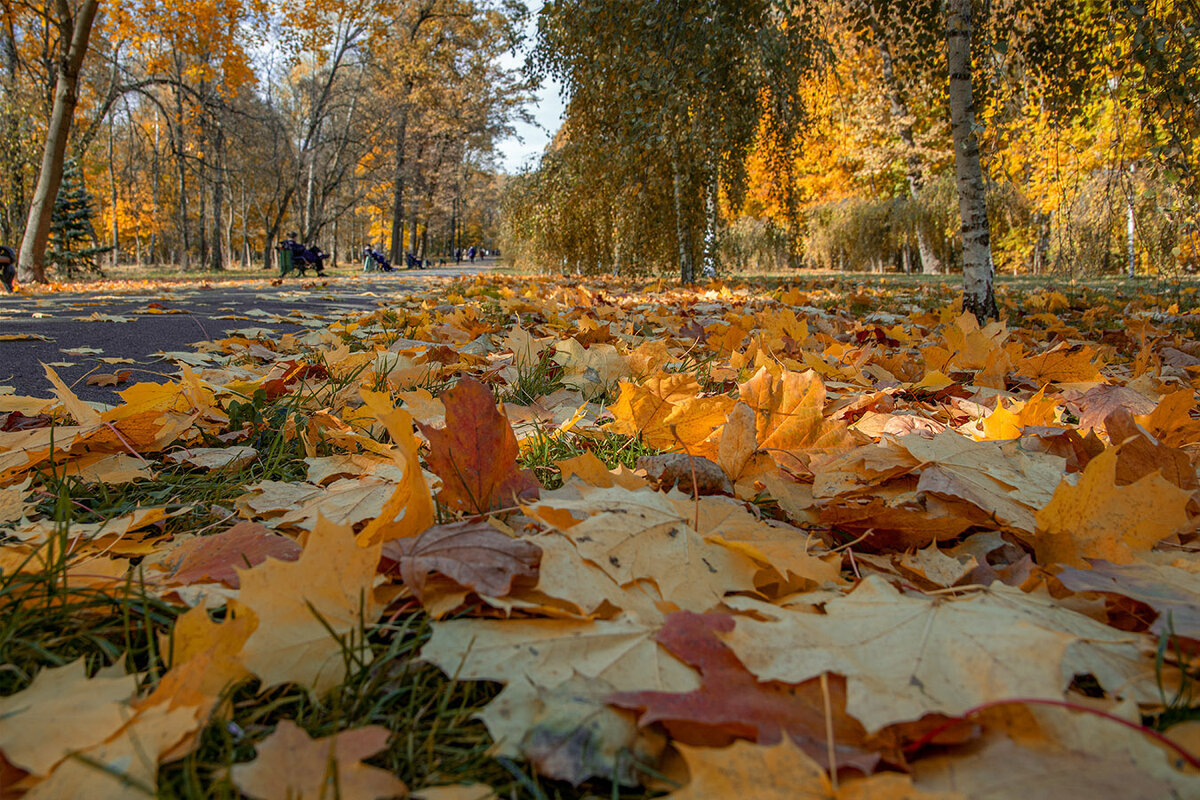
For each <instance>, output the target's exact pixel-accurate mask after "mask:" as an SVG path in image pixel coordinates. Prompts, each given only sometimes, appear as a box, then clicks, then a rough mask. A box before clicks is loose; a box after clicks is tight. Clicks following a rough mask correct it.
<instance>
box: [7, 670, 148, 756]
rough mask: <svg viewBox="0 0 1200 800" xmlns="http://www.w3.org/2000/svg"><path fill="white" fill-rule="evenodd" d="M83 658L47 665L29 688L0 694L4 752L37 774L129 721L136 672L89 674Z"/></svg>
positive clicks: (96, 742)
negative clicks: (113, 674) (6, 694)
mask: <svg viewBox="0 0 1200 800" xmlns="http://www.w3.org/2000/svg"><path fill="white" fill-rule="evenodd" d="M86 669H87V668H86V665H85V664H84V659H83V658H80V659H77V660H75V661H72V662H71V663H69V664H65V665H63V666H61V667H45V668H43V669H42V670H41V671H40V672H39V673H38V674H37V675H35V676H34V677H33V681H32V682H31V683H30V684H29V686H27V687H26V688H25V689H23V690H21V691H19V692H17V693H16V694H11V695H9V696H8V697H4V698H0V720H4V724H3V725H0V751H3V752H4V757H5V758H6V759H7V760H8V762H9V763H11V764H13V765H15V766H18V767H20V768H21V769H24V770H26V771H28V772H30V773H32V774H34V775H46V774H48V773H49V772H50V771H51V770H52V769H53V768H54V766H55V765H56V764H58V763H59V762H60V761H62V760H63V759H64V758H66V757H67V756H69V755H70V754H71V753H73V752H75V751H77V750H82V749H84V748H86V747H90V746H92V745H95V744H99V743H101V742H103V741H104V740H105V739H107V738H108V737H110V736H111V735H113V734H114V733H116V732H117V731H118V730H119V729H120V728H121V727H123V726H124V725H125V722H126V720H127V719H128V718H129V707H128V702H129V700H130V699H132V697H133V695H134V693H135V692H136V691H137V676H136V675H120V676H115V677H114V676H104V677H101V676H97V677H94V678H88V677H87V673H86Z"/></svg>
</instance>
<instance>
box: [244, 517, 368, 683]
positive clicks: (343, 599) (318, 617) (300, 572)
mask: <svg viewBox="0 0 1200 800" xmlns="http://www.w3.org/2000/svg"><path fill="white" fill-rule="evenodd" d="M379 552H380V545H378V544H376V545H374V546H371V547H359V546H358V545H357V544H356V543H355V539H354V533H353V531H352V530H351V529H350V528H349V527H345V526H338V525H335V524H334V523H332V522H329V521H328V520H326V519H325V518H323V517H319V518H318V519H317V523H316V527H314V528H313V531H312V533H310V534H309V537H308V543H307V544H306V545H305V547H304V551H303V552H302V553H301V554H300V558H299V559H298V560H297V561H294V562H286V561H276V560H274V559H268V560H266V561H264V562H263V563H262V564H260V565H258V566H257V567H254V568H252V569H247V570H238V578H239V580H240V581H241V584H242V589H241V593H240V594H239V601H240V604H241V605H244V606H245V607H246V608H247V609H248V610H249V611H251V612H252V613H253V614H254V616H255V618H256V619H257V620H258V627H256V628H255V629H254V633H252V634H251V635H250V638H249V639H248V640H247V641H246V646H245V648H244V649H243V651H242V662H243V663H244V664H245V665H246V667H247V668H248V669H249V670H250V671H251V672H253V673H254V674H255V675H257V676H258V677H259V678H261V679H262V682H263V685H264V686H274V685H276V684H279V683H287V682H293V683H298V684H301V685H302V686H306V687H308V688H309V689H312V690H313V691H314V692H317V693H318V694H319V693H321V692H324V691H325V690H326V689H329V688H331V687H333V686H336V685H338V684H339V683H341V681H342V679H343V678H344V677H345V671H346V660H345V658H344V648H345V647H350V648H353V649H355V650H357V651H359V657H362V658H366V659H369V658H370V652H369V651H368V650H367V649H366V644H365V643H364V642H362V641H359V640H358V639H357V638H356V635H357V633H358V632H359V628H360V625H361V624H362V622H364V621H365V622H366V623H368V624H370V623H373V622H374V621H375V617H376V616H377V614H378V610H377V609H376V607H375V605H374V599H373V596H372V592H371V588H372V583H373V581H374V578H375V569H376V567H377V566H378V564H379ZM335 637H344V639H345V641H342V640H341V639H339V638H335Z"/></svg>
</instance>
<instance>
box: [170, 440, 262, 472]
mask: <svg viewBox="0 0 1200 800" xmlns="http://www.w3.org/2000/svg"><path fill="white" fill-rule="evenodd" d="M256 458H258V451H257V450H255V449H254V448H253V447H246V446H245V445H231V446H229V447H192V448H189V449H187V450H180V451H178V452H175V453H168V454H167V461H172V462H174V463H176V464H191V465H192V466H193V467H198V468H200V469H206V470H210V471H221V470H228V471H230V472H233V471H235V470H239V469H241V468H242V467H244V466H246V465H247V464H249V463H250V462H252V461H254V459H256Z"/></svg>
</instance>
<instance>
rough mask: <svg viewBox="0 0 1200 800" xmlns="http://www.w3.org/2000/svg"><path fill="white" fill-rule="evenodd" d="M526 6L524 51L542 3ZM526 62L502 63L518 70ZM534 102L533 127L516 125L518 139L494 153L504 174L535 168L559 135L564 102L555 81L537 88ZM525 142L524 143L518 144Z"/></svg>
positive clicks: (530, 0)
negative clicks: (496, 154)
mask: <svg viewBox="0 0 1200 800" xmlns="http://www.w3.org/2000/svg"><path fill="white" fill-rule="evenodd" d="M525 6H526V7H527V8H528V9H529V11H530V17H529V25H528V27H527V28H526V30H525V34H526V47H528V46H529V44H530V43H531V42H532V41H533V38H534V35H535V34H536V33H537V11H538V9H540V8H541V7H542V3H541V0H525ZM524 62H525V53H524V52H522V53H519V54H517V55H515V56H513V55H507V56H505V58H504V59H503V62H502V63H503V64H504V65H505V66H510V67H512V66H520V65H522V64H523V63H524ZM536 94H537V100H536V101H535V102H534V104H533V105H532V106H531V107H530V110H531V111H532V112H533V117H534V121H535V123H536V124H535V125H526V124H524V123H517V124H516V125H515V126H514V127H516V129H517V137H519V139H518V138H517V137H510V138H508V139H505V140H503V141H501V142H500V144H499V145H498V147H497V149H498V150H499V154H500V167H501V169H503V170H504V171H505V172H509V173H513V172H517V171H518V170H520V169H521V167H523V166H526V165H535V164H536V163H537V158H538V156H540V155H541V154H542V151H543V150H544V149H545V148H546V145H547V144H549V143H550V140H551V138H553V136H554V134H555V133H556V132H557V131H558V127H559V123H560V122H561V120H562V113H563V102H562V96H561V94H560V86H559V84H558V82H557V81H547V82H546V83H545V85H543V86H542V87H540V88H539V89H538V91H537V92H536ZM521 140H524V141H521Z"/></svg>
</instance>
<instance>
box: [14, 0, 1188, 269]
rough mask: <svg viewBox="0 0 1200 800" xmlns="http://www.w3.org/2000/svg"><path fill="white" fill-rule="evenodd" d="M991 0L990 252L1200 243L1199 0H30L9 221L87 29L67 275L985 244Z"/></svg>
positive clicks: (934, 251)
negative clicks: (476, 248)
mask: <svg viewBox="0 0 1200 800" xmlns="http://www.w3.org/2000/svg"><path fill="white" fill-rule="evenodd" d="M89 7H90V13H93V14H95V21H94V25H91V30H90V31H88V30H86V27H87V25H85V23H87V24H88V25H90V24H91V23H90V21H89V20H88V19H86V17H87V14H88V13H89ZM964 11H966V12H968V13H967V14H966V17H965V22H966V23H967V24H968V25H969V31H968V33H969V41H970V44H971V54H972V56H973V58H972V60H971V61H970V62H969V63H970V69H969V70H968V71H969V73H970V75H969V76H968V77H970V78H972V79H973V80H972V81H971V84H972V88H973V91H974V97H973V101H974V105H973V109H972V110H973V112H974V123H973V124H972V125H971V126H970V128H969V131H970V133H971V134H972V135H973V136H974V137H975V139H976V140H977V144H978V148H979V151H980V154H981V158H982V163H983V169H982V173H981V179H982V181H983V194H985V195H986V203H987V221H988V224H989V227H990V232H991V236H990V245H991V247H990V258H989V269H992V268H994V269H995V270H996V271H998V272H999V273H1001V274H1022V273H1031V274H1045V273H1054V274H1060V275H1068V276H1071V277H1078V276H1088V275H1096V274H1103V273H1113V272H1121V273H1125V274H1128V275H1130V276H1132V275H1139V274H1142V275H1146V274H1154V275H1160V276H1168V277H1174V276H1177V275H1179V274H1181V273H1183V272H1186V271H1192V270H1194V269H1196V267H1197V263H1198V259H1200V255H1198V252H1197V251H1198V249H1200V247H1198V245H1200V242H1198V241H1197V239H1196V220H1197V215H1196V212H1197V200H1198V198H1200V184H1198V183H1197V180H1196V165H1195V152H1194V146H1195V137H1196V134H1197V131H1198V130H1200V127H1198V126H1197V103H1196V97H1195V86H1197V85H1200V82H1198V81H1197V80H1196V78H1197V77H1198V76H1197V75H1196V72H1197V69H1198V64H1200V59H1198V58H1197V53H1196V50H1197V45H1196V38H1195V35H1194V33H1195V30H1196V24H1197V19H1198V18H1200V15H1198V14H1197V13H1196V12H1197V7H1196V3H1195V2H1194V0H1158V1H1157V2H1150V3H1144V2H1131V1H1130V0H1067V2H1057V1H1056V2H1049V1H1048V0H987V2H975V3H968V2H962V0H955V2H952V3H944V2H941V0H911V1H910V2H891V0H788V1H787V2H784V1H783V0H770V1H766V0H764V1H763V2H752V3H742V2H736V3H735V2H688V1H686V0H668V1H667V2H660V3H649V4H647V3H636V2H606V1H602V0H576V1H574V2H551V3H546V4H544V6H543V7H541V9H540V12H539V15H538V19H537V26H536V30H537V33H536V36H535V37H534V38H533V40H532V41H523V39H524V35H523V32H524V31H525V30H526V27H527V22H528V14H529V13H530V11H529V9H527V8H526V7H525V5H523V4H521V3H518V2H514V1H513V0H507V1H506V2H493V1H492V0H470V1H468V0H415V1H406V0H302V2H297V3H290V4H286V5H283V4H272V3H270V2H266V0H202V1H201V2H189V3H186V4H185V3H175V2H159V1H158V0H141V1H140V2H132V3H122V4H120V5H119V6H118V5H117V4H110V3H97V2H96V0H79V2H76V3H70V2H67V0H61V1H60V2H56V3H30V4H24V3H15V2H6V3H5V4H4V17H5V24H4V29H3V31H2V32H0V37H2V43H0V56H2V64H0V91H2V93H3V98H4V102H3V107H2V108H0V198H2V204H0V238H2V239H3V240H4V241H7V242H12V243H16V242H19V241H21V240H22V238H23V236H25V234H26V229H27V227H28V225H27V223H28V222H29V220H31V219H32V215H31V214H30V213H29V209H30V204H31V201H32V200H34V199H36V197H37V195H38V193H39V189H40V188H42V187H39V185H38V181H39V176H40V174H41V173H43V172H45V171H46V170H45V169H44V164H45V163H50V162H46V161H45V158H47V157H48V155H47V154H48V153H49V148H48V147H47V141H48V138H53V137H48V133H49V131H50V129H51V128H52V127H54V125H55V122H54V120H55V103H56V90H58V91H60V93H61V87H62V85H63V83H64V80H65V79H66V78H70V77H71V76H70V75H69V72H70V69H69V68H70V67H71V63H70V61H71V56H72V43H73V42H75V41H76V40H78V39H79V34H80V32H81V29H85V30H84V31H83V33H84V36H83V41H84V42H85V43H86V48H85V49H84V50H83V51H80V53H79V54H76V56H77V57H82V55H81V54H82V53H83V52H86V57H82V61H81V62H80V63H77V64H76V69H77V70H78V75H77V87H76V95H77V99H76V101H75V103H74V106H73V109H72V113H71V114H70V115H69V119H70V123H71V124H70V125H69V137H64V141H63V142H62V144H61V147H62V150H63V152H62V155H61V157H59V158H57V162H58V163H59V164H60V166H59V168H60V169H61V164H66V170H65V179H63V180H64V181H65V188H64V189H63V191H62V192H61V193H60V194H59V205H60V209H59V211H58V218H59V219H58V222H57V223H56V225H55V227H54V230H53V231H51V232H50V233H49V243H48V254H47V257H46V259H45V263H46V264H47V266H48V267H49V270H50V271H49V273H48V274H49V275H51V276H55V275H57V276H60V277H68V278H70V277H76V276H78V275H80V274H82V273H84V272H86V271H88V270H91V269H96V268H99V267H102V266H104V265H116V264H119V263H136V264H139V265H140V264H166V265H170V266H171V267H173V268H178V269H180V270H184V271H187V270H197V269H202V270H221V269H224V268H226V267H227V266H229V265H232V264H239V265H246V264H261V265H262V266H270V261H269V259H270V258H271V255H272V250H273V246H274V244H275V243H276V242H277V241H278V240H279V239H280V238H281V236H282V234H283V233H284V232H286V231H288V230H296V231H298V232H299V234H300V238H301V239H302V240H303V241H307V242H314V243H319V244H321V245H323V246H324V248H325V249H326V250H328V251H330V252H331V253H332V254H333V255H334V258H335V261H336V260H338V259H341V260H352V259H353V257H354V256H355V255H356V254H357V250H358V248H360V247H361V245H363V244H366V243H368V242H370V243H374V244H376V245H377V246H380V247H381V248H385V249H386V250H387V251H388V252H389V253H390V255H391V258H392V259H393V260H399V259H401V258H402V257H403V254H404V252H405V251H409V252H412V253H414V254H416V255H418V256H420V257H425V258H439V257H448V256H449V255H450V254H451V253H452V252H453V251H454V249H456V248H457V247H460V246H461V247H465V246H467V245H468V244H477V245H482V246H487V247H499V248H501V249H502V250H503V252H504V254H505V258H506V260H507V261H508V263H510V264H512V265H514V266H516V267H517V268H519V269H521V270H524V271H530V270H549V271H567V272H580V273H599V272H603V273H617V274H655V273H663V272H678V273H679V274H681V276H682V277H684V279H685V280H687V279H690V278H692V277H695V274H694V273H695V272H696V269H697V268H696V267H694V266H693V265H696V264H699V265H702V266H701V267H700V269H701V270H702V271H703V272H708V271H709V270H710V269H719V270H720V271H722V272H729V271H739V270H751V271H768V272H778V271H787V270H790V269H794V268H798V267H806V268H822V269H835V270H870V271H875V272H883V271H901V272H925V273H937V272H944V271H954V270H956V269H960V268H961V265H962V261H963V255H962V252H963V251H962V244H961V229H962V221H961V220H962V218H961V216H960V213H959V208H958V198H957V197H956V191H955V158H954V153H953V138H954V137H953V135H952V126H951V124H950V112H949V107H950V103H949V99H950V98H949V93H950V92H949V82H948V74H949V70H948V63H947V54H948V48H947V36H946V33H947V24H948V21H949V19H950V17H952V16H954V15H956V14H957V15H959V16H960V17H961V16H962V14H963V12H964ZM89 33H90V36H89V35H87V34H89ZM524 50H528V51H529V54H530V58H529V61H528V64H527V65H526V69H525V70H523V71H522V70H520V69H518V68H515V67H513V66H511V65H512V64H513V63H515V62H514V60H513V59H512V57H511V54H512V53H514V52H517V53H520V52H522V51H524ZM547 77H554V78H556V79H558V80H559V81H561V82H562V85H563V86H564V89H565V93H566V97H567V101H568V103H567V108H566V112H565V114H564V117H563V124H562V127H561V129H560V130H559V131H558V133H557V135H556V137H555V139H554V141H553V142H552V144H551V145H550V146H549V147H548V148H547V150H546V152H545V153H544V155H543V156H542V158H541V159H540V160H539V162H538V163H536V164H533V165H530V166H529V167H528V168H526V169H525V170H524V171H523V172H521V173H520V174H518V175H515V176H510V175H507V174H505V173H504V172H503V171H502V170H501V169H500V167H499V166H498V161H497V157H496V154H497V146H498V143H499V142H501V141H503V139H504V138H505V137H506V136H509V135H510V134H511V132H512V125H513V123H514V122H516V121H519V120H522V119H527V118H528V116H529V113H530V112H529V106H528V103H529V101H530V99H531V90H532V89H533V88H534V87H536V86H537V85H538V83H539V82H540V81H541V80H543V79H545V78H547ZM51 161H55V159H51ZM71 198H74V201H73V202H74V205H72V204H71V202H69V201H71ZM64 203H66V205H64ZM89 203H90V206H89ZM81 205H82V207H83V213H82V214H80V213H79V208H80V207H81ZM72 209H74V210H73V211H72ZM72 216H74V217H78V218H80V219H79V220H78V222H79V223H80V224H79V225H75V226H72V224H69V223H67V222H66V219H68V218H70V217H72ZM25 238H28V237H27V236H26V237H25ZM80 251H82V252H84V254H85V256H86V257H84V258H79V257H77V255H78V253H79V252H80ZM264 259H266V260H264ZM21 260H22V263H23V265H24V267H25V269H27V270H28V272H27V275H26V277H31V278H35V279H36V278H41V277H43V276H44V275H45V274H46V273H44V272H43V271H42V263H43V259H42V258H41V257H40V256H36V255H34V252H33V250H27V249H26V248H22V259H21Z"/></svg>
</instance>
